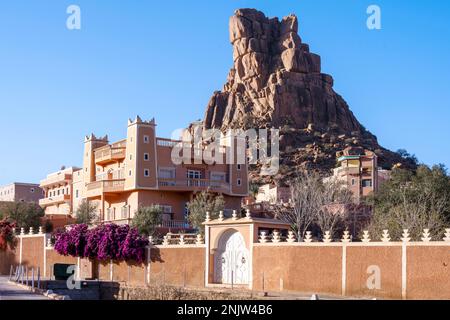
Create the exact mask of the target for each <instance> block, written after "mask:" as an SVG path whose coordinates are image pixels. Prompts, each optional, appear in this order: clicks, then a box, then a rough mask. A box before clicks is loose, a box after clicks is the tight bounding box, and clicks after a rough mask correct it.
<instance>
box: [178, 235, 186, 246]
mask: <svg viewBox="0 0 450 320" xmlns="http://www.w3.org/2000/svg"><path fill="white" fill-rule="evenodd" d="M179 244H180V246H184V245H185V244H186V241H184V234H180V243H179Z"/></svg>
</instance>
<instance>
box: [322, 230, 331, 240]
mask: <svg viewBox="0 0 450 320" xmlns="http://www.w3.org/2000/svg"><path fill="white" fill-rule="evenodd" d="M331 240H332V239H331V231H325V234H324V235H323V242H325V243H330V242H331Z"/></svg>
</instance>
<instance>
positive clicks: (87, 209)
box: [75, 199, 98, 225]
mask: <svg viewBox="0 0 450 320" xmlns="http://www.w3.org/2000/svg"><path fill="white" fill-rule="evenodd" d="M97 208H98V205H97V204H96V203H92V202H89V201H88V200H85V199H83V200H82V201H81V203H80V205H79V206H78V209H77V210H76V211H75V215H76V223H77V224H87V225H90V224H92V223H93V222H94V221H95V220H96V219H97Z"/></svg>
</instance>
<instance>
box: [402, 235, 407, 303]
mask: <svg viewBox="0 0 450 320" xmlns="http://www.w3.org/2000/svg"><path fill="white" fill-rule="evenodd" d="M406 246H407V244H406V242H405V243H403V246H402V299H403V300H406V285H407V255H406Z"/></svg>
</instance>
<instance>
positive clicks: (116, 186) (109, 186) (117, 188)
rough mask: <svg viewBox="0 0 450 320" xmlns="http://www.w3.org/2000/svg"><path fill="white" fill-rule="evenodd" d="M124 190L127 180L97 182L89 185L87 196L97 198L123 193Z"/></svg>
mask: <svg viewBox="0 0 450 320" xmlns="http://www.w3.org/2000/svg"><path fill="white" fill-rule="evenodd" d="M124 189H125V179H119V180H103V181H95V182H91V183H89V184H88V185H87V196H88V197H96V196H100V195H102V194H103V193H115V192H122V191H124Z"/></svg>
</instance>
